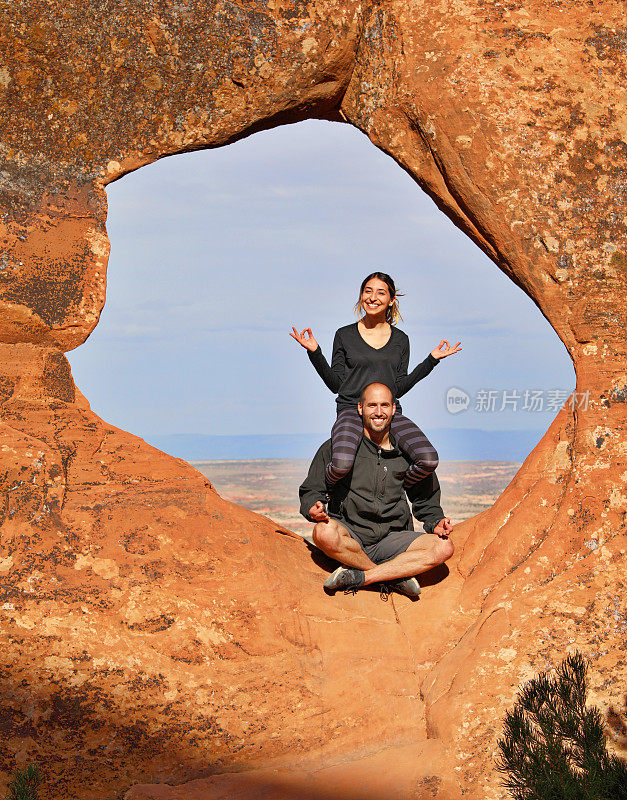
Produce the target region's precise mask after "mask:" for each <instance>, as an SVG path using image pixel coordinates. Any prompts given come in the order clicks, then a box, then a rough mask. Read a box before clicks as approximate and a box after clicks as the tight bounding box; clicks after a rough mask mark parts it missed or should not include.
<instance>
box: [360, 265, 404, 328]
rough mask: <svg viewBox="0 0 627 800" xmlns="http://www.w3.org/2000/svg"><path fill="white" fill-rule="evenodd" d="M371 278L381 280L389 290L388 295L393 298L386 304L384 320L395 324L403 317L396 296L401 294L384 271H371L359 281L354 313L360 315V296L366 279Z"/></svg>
mask: <svg viewBox="0 0 627 800" xmlns="http://www.w3.org/2000/svg"><path fill="white" fill-rule="evenodd" d="M373 278H378V279H379V280H380V281H383V283H385V285H386V286H387V287H388V289H389V290H390V297H391V298H392V299H393V300H394V302H393V303H392V305H391V306H388V307H387V308H386V310H385V321H386V322H389V323H390V325H396V323H397V322H398V321H399V319H403V318H402V317H401V312H400V311H399V309H398V298H399V297H402V296H403V295H402V294H401V293H400V292H397V291H396V285H395V284H394V280H393V279H392V278H391V277H390V276H389V275H388V274H387V273H386V272H373V273H371V274H370V275H368V277H366V278H364V279H363V281H362V283H361V288H360V289H359V298H358V300H357V302H356V303H355V314H357V316H360V312H361V297H362V295H363V293H364V289H365V288H366V284H367V283H368V281H371V280H372V279H373Z"/></svg>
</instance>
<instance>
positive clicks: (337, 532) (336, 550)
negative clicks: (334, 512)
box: [313, 519, 413, 580]
mask: <svg viewBox="0 0 627 800" xmlns="http://www.w3.org/2000/svg"><path fill="white" fill-rule="evenodd" d="M313 540H314V544H315V545H316V547H319V548H320V549H321V550H322V552H323V553H326V554H327V555H328V556H330V557H331V558H334V559H335V560H336V561H339V562H340V564H346V566H347V567H356V568H357V569H363V570H364V571H366V570H372V569H373V568H376V564H375V563H374V561H371V560H370V559H369V558H368V556H367V555H366V554H365V553H364V551H363V550H362V549H361V547H360V545H359V542H358V541H356V540H355V539H353V537H352V536H351V535H350V533H349V532H348V531H347V530H346V528H345V527H344V526H343V525H340V523H339V522H336V521H335V520H334V519H330V520H329V521H328V522H318V523H317V524H316V526H315V528H314V529H313ZM412 544H413V542H412ZM402 555H404V553H403V554H402ZM394 560H396V559H394ZM367 574H368V573H367V572H366V575H367ZM375 580H379V579H378V578H376V579H375Z"/></svg>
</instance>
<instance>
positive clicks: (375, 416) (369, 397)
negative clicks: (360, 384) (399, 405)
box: [360, 385, 396, 433]
mask: <svg viewBox="0 0 627 800" xmlns="http://www.w3.org/2000/svg"><path fill="white" fill-rule="evenodd" d="M360 407H361V416H362V419H363V422H364V427H365V428H366V429H367V430H370V431H372V432H373V433H382V432H383V431H386V430H387V429H388V428H389V427H390V423H391V422H392V417H393V416H394V411H395V410H396V406H395V404H394V403H393V402H392V394H391V392H390V390H389V389H388V388H387V387H386V386H380V385H375V386H372V387H369V388H368V389H367V390H366V395H365V397H364V401H363V403H362V404H361V405H360Z"/></svg>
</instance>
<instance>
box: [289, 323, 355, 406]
mask: <svg viewBox="0 0 627 800" xmlns="http://www.w3.org/2000/svg"><path fill="white" fill-rule="evenodd" d="M292 330H293V331H294V333H290V336H291V337H292V339H296V341H297V342H298V343H299V344H300V345H302V346H303V347H304V348H305V350H307V355H308V356H309V360H310V361H311V363H312V364H313V366H314V369H315V370H316V372H317V373H318V375H320V377H321V378H322V380H323V381H324V382H325V384H326V385H327V386H328V388H329V389H330V390H331V391H332V392H333V393H334V394H337V393H338V391H339V389H340V386H341V385H342V382H343V381H344V375H345V373H346V353H345V352H344V345H343V344H342V337H341V336H340V333H339V331H337V332H336V334H335V338H334V340H333V357H332V359H331V366H329V362H328V361H327V360H326V358H325V357H324V354H323V353H322V350H321V349H320V345H319V344H318V342H317V341H316V340H315V339H314V336H313V334H312V332H311V328H305V330H304V331H302V332H301V333H299V332H298V331H297V330H296V328H292ZM305 334H308V335H307V337H305Z"/></svg>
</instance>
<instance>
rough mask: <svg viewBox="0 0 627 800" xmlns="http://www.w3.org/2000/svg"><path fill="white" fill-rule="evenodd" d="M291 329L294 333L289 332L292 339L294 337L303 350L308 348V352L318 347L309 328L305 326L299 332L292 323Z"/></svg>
mask: <svg viewBox="0 0 627 800" xmlns="http://www.w3.org/2000/svg"><path fill="white" fill-rule="evenodd" d="M292 330H293V331H294V333H290V336H291V337H292V339H296V341H297V342H298V344H299V345H300V346H301V347H304V348H305V350H309V352H310V353H313V351H314V350H315V349H316V348H317V347H318V342H317V341H316V340H315V339H314V335H313V333H312V332H311V328H305V330H303V331H301V332H300V333H299V332H298V331H297V330H296V328H295V327H294V326H293V325H292ZM305 334H307V336H305Z"/></svg>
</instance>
